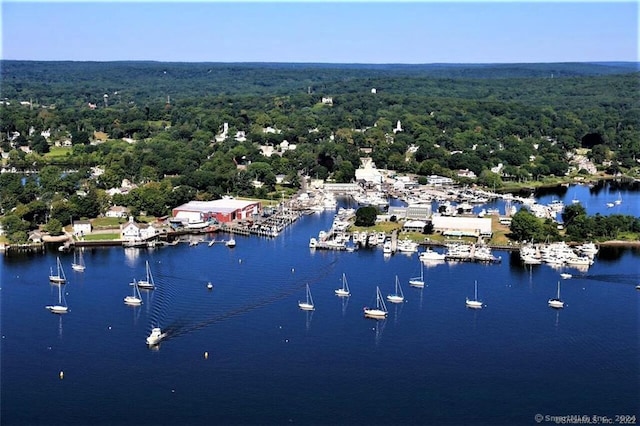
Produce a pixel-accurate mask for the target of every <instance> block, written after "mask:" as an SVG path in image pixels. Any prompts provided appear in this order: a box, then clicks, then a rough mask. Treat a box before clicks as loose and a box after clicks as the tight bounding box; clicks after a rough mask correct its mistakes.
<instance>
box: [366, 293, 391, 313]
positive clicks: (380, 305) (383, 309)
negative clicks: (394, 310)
mask: <svg viewBox="0 0 640 426" xmlns="http://www.w3.org/2000/svg"><path fill="white" fill-rule="evenodd" d="M387 314H388V311H387V305H385V303H384V299H383V298H382V293H380V287H376V307H375V308H369V307H365V308H364V316H365V317H369V318H375V319H382V318H386V317H387Z"/></svg>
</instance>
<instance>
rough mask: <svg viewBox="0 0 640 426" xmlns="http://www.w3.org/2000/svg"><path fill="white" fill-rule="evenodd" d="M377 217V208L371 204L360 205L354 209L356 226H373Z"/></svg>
mask: <svg viewBox="0 0 640 426" xmlns="http://www.w3.org/2000/svg"><path fill="white" fill-rule="evenodd" d="M377 217H378V209H377V208H375V207H373V206H365V207H360V208H359V209H358V210H356V221H355V225H356V226H373V225H375V223H376V218H377Z"/></svg>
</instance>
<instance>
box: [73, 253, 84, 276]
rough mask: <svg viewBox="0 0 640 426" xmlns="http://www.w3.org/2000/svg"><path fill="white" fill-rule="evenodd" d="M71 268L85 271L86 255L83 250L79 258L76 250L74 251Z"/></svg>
mask: <svg viewBox="0 0 640 426" xmlns="http://www.w3.org/2000/svg"><path fill="white" fill-rule="evenodd" d="M71 269H73V270H74V271H77V272H84V270H85V269H86V267H85V265H84V257H83V256H82V250H80V255H79V256H78V259H77V260H76V252H75V251H74V252H73V263H72V264H71Z"/></svg>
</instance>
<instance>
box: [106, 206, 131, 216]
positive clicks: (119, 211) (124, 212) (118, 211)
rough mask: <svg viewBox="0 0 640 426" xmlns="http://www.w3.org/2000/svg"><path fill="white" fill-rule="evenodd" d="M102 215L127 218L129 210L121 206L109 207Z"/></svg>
mask: <svg viewBox="0 0 640 426" xmlns="http://www.w3.org/2000/svg"><path fill="white" fill-rule="evenodd" d="M104 215H105V216H106V217H127V216H129V209H128V208H126V207H123V206H111V207H110V208H109V210H107V212H106V213H105V214H104Z"/></svg>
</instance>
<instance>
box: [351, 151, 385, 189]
mask: <svg viewBox="0 0 640 426" xmlns="http://www.w3.org/2000/svg"><path fill="white" fill-rule="evenodd" d="M360 162H361V163H362V164H361V166H360V168H358V169H356V180H357V181H364V182H368V183H373V184H375V185H380V184H382V173H380V171H379V170H378V169H377V168H376V166H375V164H374V163H373V160H372V159H371V158H370V157H364V158H361V159H360Z"/></svg>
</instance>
